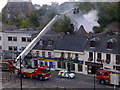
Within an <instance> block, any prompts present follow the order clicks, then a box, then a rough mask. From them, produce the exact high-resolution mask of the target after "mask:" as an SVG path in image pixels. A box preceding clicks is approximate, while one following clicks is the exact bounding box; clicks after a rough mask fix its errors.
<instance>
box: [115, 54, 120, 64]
mask: <svg viewBox="0 0 120 90" xmlns="http://www.w3.org/2000/svg"><path fill="white" fill-rule="evenodd" d="M116 64H120V55H116Z"/></svg>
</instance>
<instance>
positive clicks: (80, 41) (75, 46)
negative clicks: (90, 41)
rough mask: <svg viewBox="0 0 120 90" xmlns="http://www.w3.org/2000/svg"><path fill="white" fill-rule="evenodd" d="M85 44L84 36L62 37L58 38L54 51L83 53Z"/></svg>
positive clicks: (85, 38)
mask: <svg viewBox="0 0 120 90" xmlns="http://www.w3.org/2000/svg"><path fill="white" fill-rule="evenodd" d="M86 43H87V37H86V36H77V35H64V36H62V37H60V38H59V41H58V43H57V45H56V47H55V49H56V50H66V51H78V52H83V51H84V48H85V45H86Z"/></svg>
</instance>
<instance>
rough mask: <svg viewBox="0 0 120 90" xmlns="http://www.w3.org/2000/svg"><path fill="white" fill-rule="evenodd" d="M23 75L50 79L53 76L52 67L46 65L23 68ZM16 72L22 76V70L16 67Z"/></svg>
mask: <svg viewBox="0 0 120 90" xmlns="http://www.w3.org/2000/svg"><path fill="white" fill-rule="evenodd" d="M21 72H22V77H24V78H27V77H30V78H38V79H39V80H45V79H49V78H50V77H51V72H50V68H49V67H48V66H46V65H43V66H41V67H38V68H36V69H22V70H21ZM15 73H16V74H17V75H18V76H19V77H20V70H19V69H16V70H15Z"/></svg>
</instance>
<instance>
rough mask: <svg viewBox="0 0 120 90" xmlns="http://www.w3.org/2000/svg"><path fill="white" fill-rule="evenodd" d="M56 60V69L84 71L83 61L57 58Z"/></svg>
mask: <svg viewBox="0 0 120 90" xmlns="http://www.w3.org/2000/svg"><path fill="white" fill-rule="evenodd" d="M55 62H56V63H55V66H56V67H55V69H56V70H67V71H69V72H75V73H82V72H83V61H79V60H77V61H75V60H67V59H60V58H55Z"/></svg>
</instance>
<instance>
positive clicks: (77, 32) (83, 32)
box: [75, 25, 87, 35]
mask: <svg viewBox="0 0 120 90" xmlns="http://www.w3.org/2000/svg"><path fill="white" fill-rule="evenodd" d="M75 34H76V35H86V34H87V32H86V31H85V29H84V26H83V25H81V26H80V28H79V29H78V31H76V32H75Z"/></svg>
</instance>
